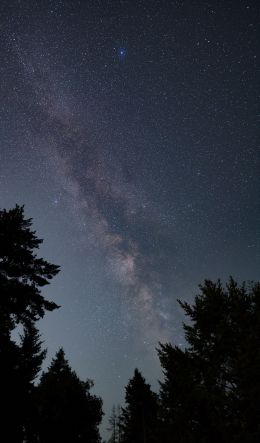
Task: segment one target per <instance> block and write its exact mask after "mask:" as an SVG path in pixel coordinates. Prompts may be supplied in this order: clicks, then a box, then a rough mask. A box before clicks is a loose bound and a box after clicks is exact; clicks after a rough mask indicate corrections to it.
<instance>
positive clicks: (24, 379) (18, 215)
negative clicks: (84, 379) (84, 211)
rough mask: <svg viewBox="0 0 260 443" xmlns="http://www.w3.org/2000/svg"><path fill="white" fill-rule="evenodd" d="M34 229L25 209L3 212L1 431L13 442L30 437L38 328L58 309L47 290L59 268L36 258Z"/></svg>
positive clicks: (0, 260) (0, 232)
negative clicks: (18, 336) (18, 334)
mask: <svg viewBox="0 0 260 443" xmlns="http://www.w3.org/2000/svg"><path fill="white" fill-rule="evenodd" d="M31 224H32V222H31V219H26V218H25V216H24V209H23V207H19V206H16V207H15V208H14V209H11V210H9V211H7V210H5V209H4V210H1V211H0V363H1V364H0V392H1V404H2V408H1V411H2V417H1V418H2V426H1V431H0V432H2V434H3V435H4V441H5V442H12V443H13V442H16V443H20V442H22V441H23V440H24V439H25V438H27V437H26V411H28V398H29V396H30V393H31V389H32V382H33V380H34V378H35V376H36V375H37V372H38V370H39V367H40V365H41V361H42V359H43V357H44V353H41V351H40V343H39V341H38V338H39V337H38V336H37V330H36V328H35V327H34V324H35V322H36V321H37V320H38V319H39V318H41V317H43V316H44V314H45V312H46V311H52V310H53V309H56V308H57V307H58V306H57V305H56V304H55V303H53V302H50V301H48V300H46V299H45V298H44V297H43V295H42V294H41V289H42V287H44V286H45V285H47V284H48V283H49V281H50V280H51V279H52V278H53V277H54V276H55V275H56V274H57V273H58V271H59V268H58V266H56V265H53V264H50V263H48V262H47V261H45V260H43V259H42V258H38V257H37V256H36V254H35V252H34V251H35V249H37V248H39V245H40V244H41V242H42V240H40V239H38V238H37V236H36V234H35V232H34V231H32V229H31ZM17 326H20V328H22V329H23V338H22V342H21V345H19V344H18V343H17V342H15V341H14V340H13V339H12V331H14V329H15V328H16V327H17ZM30 353H31V354H30ZM1 440H2V438H1Z"/></svg>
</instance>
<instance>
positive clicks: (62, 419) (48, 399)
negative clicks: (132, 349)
mask: <svg viewBox="0 0 260 443" xmlns="http://www.w3.org/2000/svg"><path fill="white" fill-rule="evenodd" d="M92 386H93V382H91V381H89V380H87V381H86V382H83V381H81V380H80V379H79V378H78V376H77V375H76V373H75V372H74V371H73V370H72V369H71V367H70V365H69V363H68V360H66V358H65V353H64V351H63V349H60V350H59V351H58V352H57V354H56V357H55V358H54V359H53V361H52V363H51V365H50V367H49V369H48V371H47V372H45V373H44V374H43V375H42V377H41V381H40V384H39V386H38V390H37V391H38V393H37V398H38V403H39V415H40V432H39V441H40V443H56V442H59V441H60V442H63V443H77V442H88V443H98V442H99V441H100V436H99V431H98V425H99V424H100V422H101V419H102V414H103V413H102V400H101V399H100V398H99V397H96V396H94V395H91V394H90V389H91V387H92Z"/></svg>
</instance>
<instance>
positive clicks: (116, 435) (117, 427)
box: [107, 405, 122, 443]
mask: <svg viewBox="0 0 260 443" xmlns="http://www.w3.org/2000/svg"><path fill="white" fill-rule="evenodd" d="M121 415H122V411H121V407H120V405H118V406H117V408H116V407H115V405H113V407H112V412H111V416H110V418H109V427H108V429H107V430H108V431H110V432H111V437H110V439H109V440H108V443H121V427H122V424H121Z"/></svg>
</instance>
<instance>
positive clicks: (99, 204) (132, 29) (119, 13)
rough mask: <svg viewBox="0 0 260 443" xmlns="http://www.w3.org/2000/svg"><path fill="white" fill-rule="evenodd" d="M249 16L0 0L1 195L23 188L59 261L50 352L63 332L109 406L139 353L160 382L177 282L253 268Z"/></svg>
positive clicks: (243, 9)
mask: <svg viewBox="0 0 260 443" xmlns="http://www.w3.org/2000/svg"><path fill="white" fill-rule="evenodd" d="M259 18H260V6H259V2H258V1H250V0H248V1H239V0H234V1H229V0H218V1H217V0H215V1H213V0H212V1H203V0H196V1H191V0H183V1H180V0H179V1H177V0H176V1H170V0H168V1H166V0H147V1H141V0H140V1H134V0H129V1H127V0H126V1H123V0H121V1H118V0H110V1H109V0H103V1H101V0H88V1H87V0H85V1H83V0H81V1H80V0H77V1H76V0H74V1H72V0H71V1H65V0H61V1H50V0H49V1H48V0H45V1H36V0H32V1H29V0H27V1H26V0H20V1H19V0H16V1H15V0H8V1H7V0H2V1H1V5H0V32H1V38H0V57H1V59H0V60H1V63H0V82H1V83H0V84H1V90H0V154H1V157H0V207H1V208H11V207H13V206H14V205H15V203H18V204H25V213H26V216H28V217H33V219H34V228H35V229H36V231H37V234H38V236H39V237H40V238H43V239H44V243H43V246H42V248H41V250H40V253H41V254H42V256H44V257H45V258H47V259H48V260H49V261H51V262H53V263H55V264H59V265H60V266H61V272H60V274H59V275H58V276H57V277H56V278H55V279H54V280H53V282H52V284H51V285H50V286H49V287H48V289H47V290H46V291H45V293H46V296H48V298H49V299H51V300H54V301H55V302H57V303H58V304H59V305H61V308H60V309H59V310H58V311H55V312H54V313H50V314H48V315H46V317H45V318H44V320H42V321H41V323H40V330H41V333H42V335H43V339H44V341H45V345H46V346H47V347H48V357H47V360H46V364H48V363H49V362H50V359H51V358H52V357H53V356H54V354H55V352H56V351H57V349H58V348H59V346H61V345H62V346H63V347H64V349H65V352H66V355H67V357H68V359H69V361H70V363H71V366H72V367H73V368H74V369H75V370H76V371H77V372H78V374H79V375H80V376H81V377H82V378H84V379H86V378H93V379H94V381H95V389H94V391H95V393H97V394H100V395H101V396H102V397H103V400H104V408H105V411H106V412H108V413H109V412H110V410H111V407H112V404H113V403H118V402H122V398H123V394H124V392H123V387H124V386H125V385H126V384H127V382H128V379H129V377H131V376H132V375H133V371H134V368H135V367H138V368H139V369H140V370H141V371H142V372H143V374H144V376H145V377H146V379H147V381H148V382H149V383H151V384H152V386H153V388H154V389H158V383H157V380H158V379H159V378H161V377H162V374H161V371H160V366H159V362H158V358H157V353H156V351H155V347H156V346H157V344H158V341H162V342H165V341H171V342H173V343H176V344H179V345H183V344H184V340H183V334H182V321H183V315H182V312H181V309H180V308H179V307H178V304H177V301H176V299H178V298H181V299H186V300H188V301H191V300H192V298H193V296H194V295H195V294H196V292H197V286H198V284H199V283H200V282H202V281H203V280H204V279H205V278H211V279H217V278H221V279H222V280H223V281H226V279H227V278H228V276H229V275H233V277H234V278H235V279H237V280H238V281H242V280H259V278H260V277H259V269H260V243H259V232H260V206H259V196H260V185H259V183H260V181H259V177H260V164H259V157H260V156H259V143H258V142H259V139H258V125H257V123H258V121H257V120H259V95H260V91H259ZM257 27H258V28H257ZM106 426H107V422H106V420H104V425H103V427H104V428H105V427H106Z"/></svg>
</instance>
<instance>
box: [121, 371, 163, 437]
mask: <svg viewBox="0 0 260 443" xmlns="http://www.w3.org/2000/svg"><path fill="white" fill-rule="evenodd" d="M125 403H126V407H125V408H122V416H121V427H122V442H123V443H133V442H135V443H152V442H153V443H154V442H156V441H157V430H158V419H157V413H158V401H157V395H156V394H155V393H154V392H152V390H151V387H150V385H149V384H148V383H146V382H145V379H144V378H143V376H142V374H141V373H140V372H139V371H138V369H135V373H134V376H133V378H132V379H131V380H130V381H129V383H128V385H127V386H126V389H125Z"/></svg>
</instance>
